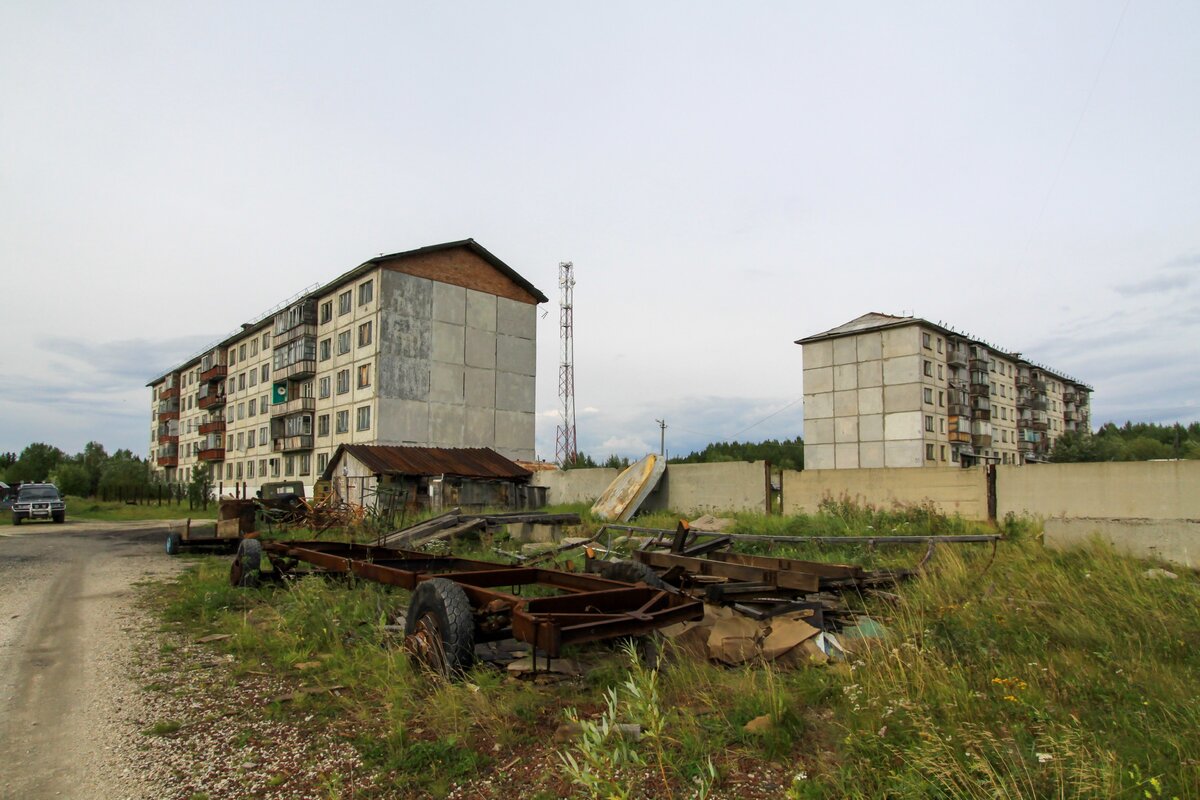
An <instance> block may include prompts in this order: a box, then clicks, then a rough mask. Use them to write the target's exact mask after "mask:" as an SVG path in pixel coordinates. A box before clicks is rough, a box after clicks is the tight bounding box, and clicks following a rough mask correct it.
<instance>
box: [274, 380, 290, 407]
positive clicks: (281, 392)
mask: <svg viewBox="0 0 1200 800" xmlns="http://www.w3.org/2000/svg"><path fill="white" fill-rule="evenodd" d="M287 394H288V392H287V384H286V383H277V384H275V385H274V386H272V387H271V405H279V404H280V403H286V402H287V401H288V398H287Z"/></svg>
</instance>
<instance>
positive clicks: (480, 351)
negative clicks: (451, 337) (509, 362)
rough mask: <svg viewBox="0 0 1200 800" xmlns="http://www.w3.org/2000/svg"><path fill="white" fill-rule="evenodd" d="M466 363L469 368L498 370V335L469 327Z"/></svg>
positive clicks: (467, 330) (467, 331)
mask: <svg viewBox="0 0 1200 800" xmlns="http://www.w3.org/2000/svg"><path fill="white" fill-rule="evenodd" d="M466 334H467V350H466V363H467V366H468V367H483V368H484V369H495V368H496V334H495V333H492V332H489V331H484V330H479V329H478V328H471V327H468V328H467V329H466Z"/></svg>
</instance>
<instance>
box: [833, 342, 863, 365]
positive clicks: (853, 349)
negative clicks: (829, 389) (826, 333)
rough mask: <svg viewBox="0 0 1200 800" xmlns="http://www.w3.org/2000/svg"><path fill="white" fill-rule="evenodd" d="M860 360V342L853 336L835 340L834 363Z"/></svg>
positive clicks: (849, 362) (851, 362)
mask: <svg viewBox="0 0 1200 800" xmlns="http://www.w3.org/2000/svg"><path fill="white" fill-rule="evenodd" d="M856 361H858V343H857V342H856V341H855V337H853V336H845V337H843V338H841V339H834V340H833V364H834V366H837V365H839V364H853V363H854V362H856Z"/></svg>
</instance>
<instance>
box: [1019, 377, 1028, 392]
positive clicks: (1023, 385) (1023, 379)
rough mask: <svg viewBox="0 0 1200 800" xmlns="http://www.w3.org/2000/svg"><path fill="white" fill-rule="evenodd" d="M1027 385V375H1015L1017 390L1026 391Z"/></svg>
mask: <svg viewBox="0 0 1200 800" xmlns="http://www.w3.org/2000/svg"><path fill="white" fill-rule="evenodd" d="M1029 385H1030V379H1029V376H1028V375H1017V388H1019V389H1028V388H1029Z"/></svg>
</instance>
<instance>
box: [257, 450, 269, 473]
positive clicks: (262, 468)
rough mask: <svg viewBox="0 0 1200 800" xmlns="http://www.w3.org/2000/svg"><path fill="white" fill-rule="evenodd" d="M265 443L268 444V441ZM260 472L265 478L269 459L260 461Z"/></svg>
mask: <svg viewBox="0 0 1200 800" xmlns="http://www.w3.org/2000/svg"><path fill="white" fill-rule="evenodd" d="M263 444H266V442H263ZM258 474H259V475H262V476H263V477H264V478H265V477H267V460H266V459H265V458H262V459H259V461H258Z"/></svg>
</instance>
